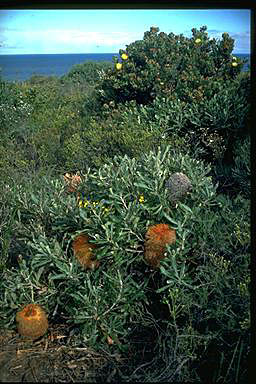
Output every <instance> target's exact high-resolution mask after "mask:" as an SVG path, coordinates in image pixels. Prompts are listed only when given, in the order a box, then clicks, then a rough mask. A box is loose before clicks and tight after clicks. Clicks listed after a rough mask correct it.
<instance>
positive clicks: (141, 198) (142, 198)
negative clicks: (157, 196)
mask: <svg viewBox="0 0 256 384" xmlns="http://www.w3.org/2000/svg"><path fill="white" fill-rule="evenodd" d="M139 202H140V203H144V196H143V195H140V197H139Z"/></svg>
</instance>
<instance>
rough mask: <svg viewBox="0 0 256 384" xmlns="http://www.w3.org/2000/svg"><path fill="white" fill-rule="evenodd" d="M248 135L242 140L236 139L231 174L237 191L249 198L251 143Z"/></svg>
mask: <svg viewBox="0 0 256 384" xmlns="http://www.w3.org/2000/svg"><path fill="white" fill-rule="evenodd" d="M250 144H251V143H250V137H247V138H245V139H244V140H243V141H240V140H239V141H237V143H236V145H235V151H234V152H235V159H234V163H235V165H234V167H233V168H232V176H233V179H234V181H235V182H236V183H237V184H238V188H239V192H240V193H241V194H244V196H245V197H247V198H248V199H249V197H250V195H251V160H250V153H251V150H250V148H251V145H250Z"/></svg>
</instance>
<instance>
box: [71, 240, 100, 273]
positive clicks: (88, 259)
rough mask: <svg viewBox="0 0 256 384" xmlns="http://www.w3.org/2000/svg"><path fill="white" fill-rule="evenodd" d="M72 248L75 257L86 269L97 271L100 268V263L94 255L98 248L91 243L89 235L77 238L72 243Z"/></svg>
mask: <svg viewBox="0 0 256 384" xmlns="http://www.w3.org/2000/svg"><path fill="white" fill-rule="evenodd" d="M72 248H73V251H74V255H75V257H76V258H77V260H78V261H79V263H80V264H81V265H82V266H83V267H84V268H85V269H95V268H97V267H98V266H99V262H98V261H97V260H95V258H94V255H93V249H95V248H97V246H96V245H95V244H91V243H89V237H88V236H87V235H79V236H77V237H76V238H75V240H74V241H73V243H72Z"/></svg>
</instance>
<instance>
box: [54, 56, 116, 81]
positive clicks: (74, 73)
mask: <svg viewBox="0 0 256 384" xmlns="http://www.w3.org/2000/svg"><path fill="white" fill-rule="evenodd" d="M111 66H112V64H111V63H110V62H107V61H106V62H105V61H103V62H95V61H86V62H84V63H81V64H76V65H73V66H72V68H71V70H70V71H69V72H68V73H67V74H65V75H63V76H62V77H61V78H60V81H61V83H65V82H67V81H68V80H70V81H72V82H74V83H86V84H88V85H93V86H94V85H95V83H96V82H97V81H98V80H99V79H100V76H101V73H103V72H105V71H106V70H107V69H109V67H111Z"/></svg>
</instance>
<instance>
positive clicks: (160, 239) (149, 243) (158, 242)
mask: <svg viewBox="0 0 256 384" xmlns="http://www.w3.org/2000/svg"><path fill="white" fill-rule="evenodd" d="M175 241H176V231H175V229H172V228H170V227H169V225H168V224H156V225H153V226H151V227H149V228H148V231H147V233H146V241H145V252H144V256H145V260H146V261H147V263H148V264H150V265H151V266H152V267H153V268H158V267H159V266H160V260H162V259H163V258H164V257H165V256H164V253H165V251H166V246H167V245H168V244H173V243H175Z"/></svg>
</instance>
